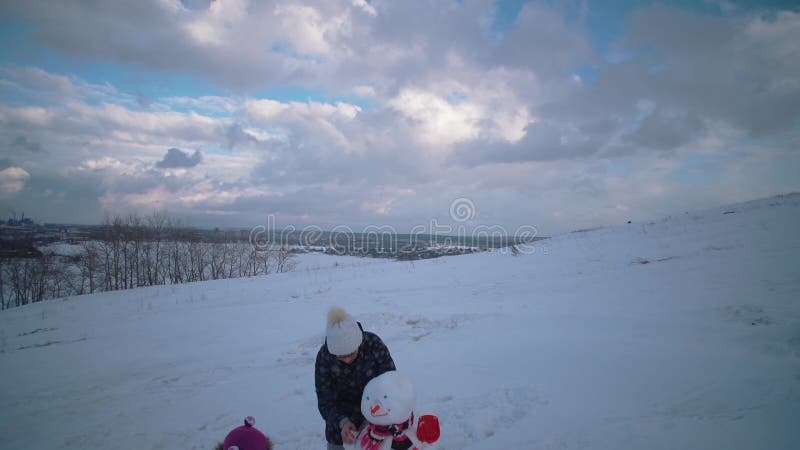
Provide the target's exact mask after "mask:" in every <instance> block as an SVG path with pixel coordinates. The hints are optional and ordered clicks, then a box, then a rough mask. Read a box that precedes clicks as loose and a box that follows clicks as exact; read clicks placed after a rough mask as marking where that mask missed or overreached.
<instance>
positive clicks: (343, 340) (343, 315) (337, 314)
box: [325, 306, 364, 356]
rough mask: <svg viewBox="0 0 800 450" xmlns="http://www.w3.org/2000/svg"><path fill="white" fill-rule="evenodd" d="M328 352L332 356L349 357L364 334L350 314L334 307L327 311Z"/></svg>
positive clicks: (359, 343)
mask: <svg viewBox="0 0 800 450" xmlns="http://www.w3.org/2000/svg"><path fill="white" fill-rule="evenodd" d="M325 334H326V336H327V338H328V351H329V352H331V353H332V354H334V355H337V356H340V355H349V354H350V353H353V352H354V351H356V350H357V349H358V346H359V345H361V340H362V339H363V338H364V333H363V332H362V331H361V328H360V327H359V326H358V323H356V321H355V319H353V317H352V316H350V314H347V312H346V311H345V310H344V309H342V308H340V307H338V306H335V307H333V308H331V309H330V310H329V311H328V328H327V330H326V333H325Z"/></svg>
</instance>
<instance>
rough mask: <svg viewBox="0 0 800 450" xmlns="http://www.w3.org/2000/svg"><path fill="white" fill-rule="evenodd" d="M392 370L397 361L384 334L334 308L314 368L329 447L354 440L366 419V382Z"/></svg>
mask: <svg viewBox="0 0 800 450" xmlns="http://www.w3.org/2000/svg"><path fill="white" fill-rule="evenodd" d="M390 370H395V366H394V361H393V360H392V355H391V354H389V349H388V348H386V345H385V344H384V343H383V341H381V338H379V337H378V336H377V335H376V334H374V333H370V332H369V331H364V329H363V328H361V324H360V323H358V322H356V321H355V319H353V317H352V316H350V315H349V314H347V312H345V310H343V309H342V308H338V307H334V308H331V309H330V311H328V325H327V330H326V336H325V343H324V344H323V345H322V347H321V348H320V349H319V352H318V353H317V362H316V365H315V369H314V381H315V385H316V389H317V406H318V407H319V413H320V414H321V415H322V418H323V419H324V420H325V439H326V440H327V441H328V450H343V449H344V447H343V445H342V443H343V442H344V443H347V444H351V443H352V442H353V439H355V436H356V432H357V431H358V427H360V426H361V424H362V423H363V422H364V416H363V415H361V394H362V392H363V391H364V386H366V385H367V383H368V382H369V380H371V379H373V378H375V377H377V376H378V375H380V374H382V373H384V372H388V371H390Z"/></svg>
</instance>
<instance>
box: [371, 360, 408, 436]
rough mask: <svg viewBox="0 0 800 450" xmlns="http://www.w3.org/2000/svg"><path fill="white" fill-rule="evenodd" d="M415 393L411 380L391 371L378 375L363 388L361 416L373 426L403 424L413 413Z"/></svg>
mask: <svg viewBox="0 0 800 450" xmlns="http://www.w3.org/2000/svg"><path fill="white" fill-rule="evenodd" d="M416 396H417V394H416V391H415V390H414V383H413V382H412V381H411V379H410V378H409V377H407V376H405V375H403V374H402V373H399V372H397V371H396V370H393V371H391V372H385V373H383V374H382V375H379V376H377V377H375V378H373V379H372V380H370V382H369V383H367V386H366V387H364V394H363V395H362V396H361V414H363V415H364V417H366V419H367V421H369V422H370V423H373V424H375V425H395V424H398V423H403V422H405V421H406V420H408V418H409V417H411V413H412V412H413V411H414V401H415V400H416Z"/></svg>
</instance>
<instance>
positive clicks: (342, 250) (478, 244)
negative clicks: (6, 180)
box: [0, 217, 544, 260]
mask: <svg viewBox="0 0 800 450" xmlns="http://www.w3.org/2000/svg"><path fill="white" fill-rule="evenodd" d="M115 226H116V225H114V224H113V223H109V224H103V225H74V224H53V223H44V224H40V223H37V222H36V221H34V220H33V219H31V218H27V217H20V218H11V219H7V220H4V221H1V222H0V258H36V257H39V256H41V255H42V252H43V251H49V252H51V253H52V252H57V250H54V248H58V246H55V245H54V244H66V245H80V244H81V243H85V242H88V241H102V240H104V239H107V238H108V236H109V235H110V234H112V233H111V231H112V229H113V228H114V227H115ZM125 226H126V229H127V230H129V232H135V226H133V227H132V226H131V225H130V224H125ZM143 227H145V225H143ZM145 228H146V227H145ZM159 238H160V239H166V240H176V241H181V242H207V243H219V242H228V243H230V242H250V243H251V244H253V245H254V246H255V247H256V248H258V246H259V245H271V246H276V245H277V246H280V247H285V248H287V249H288V251H289V252H290V253H295V254H297V253H309V252H319V253H328V254H335V255H349V256H363V257H373V258H393V259H398V260H418V259H430V258H438V257H442V256H452V255H460V254H468V253H474V252H480V251H487V250H490V249H497V248H506V247H512V246H516V245H518V244H523V243H528V242H533V241H534V240H539V239H544V238H542V237H538V236H535V237H514V236H506V235H503V234H500V233H495V234H494V235H492V234H490V233H488V232H487V233H482V234H481V233H477V234H475V235H473V236H449V235H431V234H393V233H386V232H371V233H356V232H347V233H345V232H328V231H317V232H313V233H311V232H301V231H295V230H293V231H272V232H268V231H265V232H257V231H254V230H251V229H220V228H214V229H204V228H196V227H190V226H172V227H164V234H163V235H161V236H159Z"/></svg>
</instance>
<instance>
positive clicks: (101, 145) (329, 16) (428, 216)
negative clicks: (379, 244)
mask: <svg viewBox="0 0 800 450" xmlns="http://www.w3.org/2000/svg"><path fill="white" fill-rule="evenodd" d="M798 43H800V9H799V8H798V6H797V4H796V3H795V4H793V3H792V2H777V1H775V2H760V3H757V4H756V3H754V2H738V1H728V0H724V1H706V2H702V1H678V2H671V3H670V2H666V3H652V2H646V1H566V2H561V1H559V2H556V1H549V2H548V1H531V2H524V1H505V0H501V1H490V0H461V1H455V0H430V1H417V0H403V1H396V0H392V1H389V0H329V1H319V2H317V1H295V0H285V1H267V0H258V1H256V0H215V1H208V0H205V1H204V0H142V1H131V2H117V1H99V0H86V1H49V0H48V1H39V0H26V1H14V2H12V1H1V2H0V217H4V218H5V217H8V215H9V213H10V211H16V212H24V213H25V214H26V215H27V216H30V217H33V218H34V219H36V220H38V221H43V222H69V223H99V222H100V221H102V220H103V217H104V214H106V213H129V212H133V211H136V212H140V213H148V212H150V211H155V210H159V211H166V212H168V213H169V214H171V215H173V216H179V217H182V218H185V219H187V220H189V221H190V222H191V223H192V224H195V225H198V226H253V225H258V224H267V221H268V217H269V216H270V215H271V216H273V217H274V218H275V221H276V225H277V227H279V228H282V227H284V226H289V225H292V226H296V227H302V226H307V225H317V226H320V227H322V228H326V229H330V228H332V227H334V226H336V225H347V226H351V227H354V228H356V229H359V228H360V227H363V226H365V225H369V224H374V225H388V226H393V227H396V228H397V229H399V230H406V231H408V230H410V229H411V228H412V227H413V226H415V225H424V226H430V224H431V221H433V220H436V221H437V222H436V223H437V224H447V223H451V224H452V223H454V222H453V221H452V220H451V218H450V213H451V209H454V208H456V207H455V206H454V205H453V202H454V201H459V202H461V203H460V204H459V205H460V206H464V205H466V206H467V207H469V208H474V209H473V210H472V211H471V213H472V214H469V215H468V216H467V217H463V216H462V217H460V218H459V219H464V218H465V219H467V220H466V221H465V222H460V223H462V224H466V225H468V226H477V225H487V226H492V225H499V226H503V227H506V228H508V229H514V228H516V227H519V226H522V225H530V226H535V227H537V228H538V229H539V232H540V234H547V235H549V234H554V233H558V232H562V231H568V230H572V229H578V228H584V227H589V226H596V225H603V224H613V223H620V222H625V221H627V220H629V219H633V220H638V219H649V218H658V217H661V216H664V215H667V214H671V213H680V212H683V211H686V210H690V209H695V208H703V207H709V206H716V205H720V204H724V203H730V202H736V201H742V200H749V199H754V198H759V197H764V196H769V195H773V194H778V193H785V192H791V191H797V190H800V44H798ZM451 207H453V208H451Z"/></svg>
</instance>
